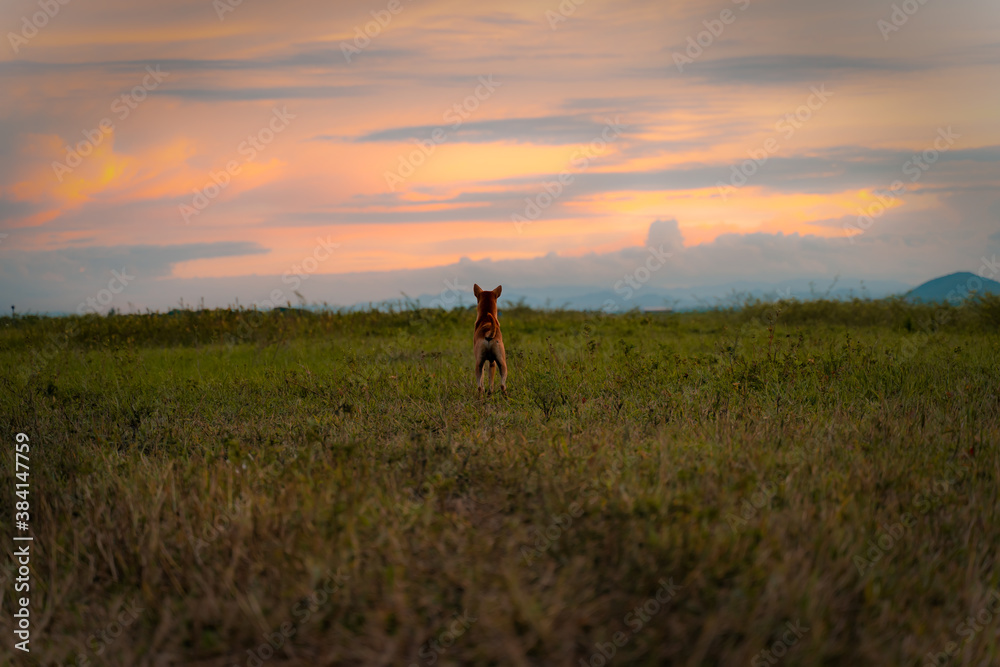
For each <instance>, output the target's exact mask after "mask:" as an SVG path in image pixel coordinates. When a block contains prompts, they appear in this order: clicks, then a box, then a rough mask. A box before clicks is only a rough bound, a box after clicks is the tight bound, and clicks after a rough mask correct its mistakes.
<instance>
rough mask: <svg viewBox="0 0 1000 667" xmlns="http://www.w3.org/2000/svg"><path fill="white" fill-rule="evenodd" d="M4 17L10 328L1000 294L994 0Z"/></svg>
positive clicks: (176, 6)
mask: <svg viewBox="0 0 1000 667" xmlns="http://www.w3.org/2000/svg"><path fill="white" fill-rule="evenodd" d="M0 28H2V31H3V33H4V39H3V44H0V85H2V89H3V91H4V92H3V96H2V98H0V118H2V122H0V155H2V160H0V293H2V294H3V296H5V297H7V298H6V300H5V301H7V302H8V303H7V304H0V305H2V306H3V307H5V308H6V307H9V305H16V306H17V309H18V311H19V312H30V311H34V312H88V311H91V310H93V311H97V312H106V311H107V310H108V309H109V308H116V309H118V310H124V311H128V310H130V309H145V308H151V309H157V310H166V309H169V308H171V307H176V306H177V305H178V304H179V303H181V302H184V303H189V304H191V303H194V304H196V303H199V302H200V301H201V300H204V303H205V304H206V305H208V306H226V305H229V304H234V303H240V304H244V305H259V306H260V307H268V306H270V305H284V304H285V303H286V302H297V301H299V300H305V301H307V302H315V303H322V302H326V303H330V304H340V305H346V304H351V303H356V302H365V301H377V300H381V299H391V298H396V297H399V296H400V294H401V293H405V294H408V295H444V294H449V293H451V292H454V291H455V290H456V289H459V290H461V291H464V290H466V289H468V290H470V291H471V284H472V283H473V282H479V283H482V285H483V287H485V288H492V287H493V286H494V285H493V283H494V282H496V283H503V284H504V286H505V289H508V290H511V289H513V290H516V289H518V288H529V287H530V288H533V289H536V290H538V289H541V290H543V291H544V289H546V288H552V289H553V290H555V289H556V288H559V287H565V286H578V287H579V286H588V287H590V286H592V287H594V288H596V289H603V290H610V289H612V287H613V286H614V285H616V284H618V283H619V281H621V280H623V278H625V279H628V278H630V277H631V279H632V281H633V282H635V285H636V287H635V289H636V290H641V289H650V290H652V289H658V288H695V287H697V286H700V285H708V284H719V283H724V282H726V281H740V280H747V281H761V282H766V283H771V284H776V285H780V284H782V282H783V281H784V282H787V281H793V280H817V281H820V282H822V281H831V280H833V279H834V278H835V277H839V279H840V280H841V281H845V282H851V281H854V282H857V281H862V280H867V281H878V280H890V281H898V282H901V283H905V284H910V285H916V284H919V283H920V282H923V281H925V280H929V279H931V278H934V277H937V276H939V275H942V274H946V273H950V272H953V271H973V272H979V273H980V274H981V275H984V276H986V277H992V278H994V279H997V278H1000V269H998V268H997V266H996V264H995V262H991V259H992V257H993V255H994V254H995V253H997V252H1000V123H998V122H997V119H998V118H1000V85H998V84H1000V68H998V64H1000V4H998V3H997V2H996V1H995V0H949V1H948V2H945V1H944V0H906V1H905V2H898V1H896V2H891V1H883V0H875V1H872V0H844V1H842V2H837V3H832V2H813V1H805V2H804V1H802V0H795V1H793V0H717V1H713V2H706V1H704V0H702V1H700V2H693V1H686V0H685V1H678V2H645V1H632V0H616V1H615V2H610V1H608V2H605V1H602V0H563V1H562V2H557V1H555V0H552V1H538V2H524V1H519V0H512V1H508V2H505V3H499V4H498V3H487V4H483V5H478V4H475V3H465V2H458V1H452V0H370V1H360V2H351V3H346V2H318V1H317V2H313V1H307V0H288V1H286V2H282V3H271V2H264V0H197V1H188V0H170V1H164V2H158V3H153V2H139V3H135V2H126V1H125V0H88V1H87V2H83V0H33V1H31V0H7V1H6V2H5V3H3V6H2V8H0ZM456 285H458V286H460V287H458V288H456ZM466 301H471V297H470V298H467V299H466Z"/></svg>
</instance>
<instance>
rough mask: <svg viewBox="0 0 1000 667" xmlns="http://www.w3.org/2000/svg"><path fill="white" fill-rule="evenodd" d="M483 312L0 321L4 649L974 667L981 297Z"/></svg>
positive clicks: (995, 503) (997, 599)
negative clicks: (23, 572) (493, 318)
mask: <svg viewBox="0 0 1000 667" xmlns="http://www.w3.org/2000/svg"><path fill="white" fill-rule="evenodd" d="M501 308H502V312H501V317H500V321H501V324H502V326H503V334H504V340H505V343H506V346H507V350H508V361H509V364H510V380H509V386H510V392H509V396H507V397H502V396H500V395H493V396H489V397H486V398H481V397H479V396H478V395H477V394H476V392H475V391H474V384H473V369H472V352H471V348H472V323H473V320H474V315H473V313H472V312H471V311H465V310H461V311H458V310H457V311H451V312H444V311H428V310H418V309H414V308H402V309H400V310H397V311H395V312H357V313H321V314H320V313H308V312H300V311H286V312H272V313H268V314H266V315H261V314H256V313H251V312H246V311H235V310H226V311H220V310H215V311H183V312H179V313H174V314H170V315H168V314H147V315H116V316H110V317H98V316H88V317H82V318H81V317H74V318H34V317H18V318H16V319H12V318H9V317H8V318H4V319H0V419H2V422H3V430H4V437H5V438H6V439H7V442H8V443H9V444H8V446H6V447H5V448H4V457H3V468H2V475H0V477H2V480H3V493H4V494H5V501H4V502H3V503H2V508H3V510H2V512H3V514H2V519H3V522H4V525H5V526H8V527H10V530H9V531H8V534H18V533H17V531H16V530H15V529H14V525H15V523H14V521H15V517H14V514H15V506H14V503H15V501H17V500H18V498H16V497H15V496H14V489H15V484H16V483H17V482H18V481H19V480H18V479H16V478H15V472H16V469H15V458H14V443H15V434H17V433H24V434H25V435H26V436H27V437H28V438H29V439H30V495H29V496H28V497H29V501H30V508H31V509H30V512H29V514H30V525H31V531H32V533H33V535H34V537H35V541H34V542H33V543H32V557H31V564H30V572H31V582H30V583H31V589H30V593H29V594H30V607H29V608H30V614H31V616H30V618H31V644H30V647H31V653H30V654H24V653H21V652H20V651H16V650H14V648H13V645H14V643H15V642H16V641H18V640H17V639H16V638H15V636H14V634H13V631H14V629H15V619H14V618H13V616H12V614H13V613H14V611H15V610H16V609H17V608H18V606H17V604H16V603H15V601H16V600H17V598H18V597H20V596H22V595H24V593H15V592H14V581H15V578H16V577H17V576H18V574H17V567H18V566H17V563H16V561H15V560H14V559H13V558H5V559H4V560H3V563H2V565H0V572H2V575H3V578H4V585H3V593H2V595H3V597H2V611H0V634H2V636H3V637H4V639H3V645H2V647H0V655H2V656H6V657H5V658H4V660H5V664H8V663H12V664H29V665H34V664H39V665H56V664H59V665H105V664H106V665H145V664H150V665H154V664H155V665H167V664H185V665H220V666H221V665H227V666H228V665H241V666H244V665H246V666H253V665H262V664H263V665H275V664H282V665H402V666H407V667H408V666H410V665H418V666H420V667H424V666H429V665H449V664H472V665H592V666H593V667H601V665H604V664H615V665H666V664H671V665H673V664H676V665H716V664H718V665H751V666H757V665H773V664H780V665H788V666H791V665H925V664H954V665H996V664H1000V618H998V616H1000V569H998V564H997V551H998V545H1000V512H998V508H1000V498H998V480H1000V451H998V447H997V445H998V441H1000V372H998V369H1000V336H998V326H1000V300H996V299H994V300H983V301H979V302H977V303H973V304H969V305H965V306H961V307H950V306H947V307H941V308H935V307H930V306H911V305H907V304H905V303H903V302H901V301H896V300H889V301H861V300H858V301H854V302H846V303H838V302H826V301H819V302H810V303H796V302H783V303H779V304H763V303H751V304H747V305H745V306H744V307H741V308H738V309H730V310H718V311H712V312H703V313H678V314H649V315H642V314H639V313H629V314H621V315H614V316H602V315H598V314H585V313H575V312H558V311H557V312H539V311H532V310H529V309H526V308H519V307H511V306H510V305H508V306H507V307H503V305H502V306H501ZM8 544H9V545H12V546H10V547H9V548H8V552H9V553H11V554H12V553H13V552H14V549H15V546H13V545H16V544H18V543H15V542H12V541H10V539H9V538H8ZM949 652H950V653H951V654H952V655H953V656H954V657H950V656H949ZM928 654H931V656H930V657H928ZM945 661H947V662H945Z"/></svg>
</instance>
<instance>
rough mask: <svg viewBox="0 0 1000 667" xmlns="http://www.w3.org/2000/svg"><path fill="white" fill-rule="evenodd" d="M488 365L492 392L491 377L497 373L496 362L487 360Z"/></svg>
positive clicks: (491, 391) (491, 390) (491, 383)
mask: <svg viewBox="0 0 1000 667" xmlns="http://www.w3.org/2000/svg"><path fill="white" fill-rule="evenodd" d="M487 363H488V364H489V365H490V393H491V394H492V393H493V377H494V376H495V375H496V374H497V362H495V361H490V362H487Z"/></svg>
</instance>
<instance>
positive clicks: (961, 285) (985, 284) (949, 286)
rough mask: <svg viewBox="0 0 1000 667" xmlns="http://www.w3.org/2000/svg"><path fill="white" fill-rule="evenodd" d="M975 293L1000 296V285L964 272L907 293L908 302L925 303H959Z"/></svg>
mask: <svg viewBox="0 0 1000 667" xmlns="http://www.w3.org/2000/svg"><path fill="white" fill-rule="evenodd" d="M973 293H978V294H998V295H1000V283H998V282H997V281H995V280H990V279H989V278H980V277H979V276H977V275H976V274H974V273H969V272H967V271H963V272H961V273H952V274H951V275H948V276H942V277H940V278H935V279H934V280H928V281H927V282H925V283H924V284H923V285H920V286H919V287H914V288H913V289H912V290H910V291H909V292H907V293H906V295H905V297H906V300H907V301H912V302H923V303H934V302H937V303H943V302H951V303H955V304H957V303H959V302H961V301H964V300H965V299H967V298H969V297H970V296H971V295H972V294H973Z"/></svg>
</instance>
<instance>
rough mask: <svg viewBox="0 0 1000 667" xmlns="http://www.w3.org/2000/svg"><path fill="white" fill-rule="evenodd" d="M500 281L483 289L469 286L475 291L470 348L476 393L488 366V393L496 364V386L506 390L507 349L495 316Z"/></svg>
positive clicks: (491, 389) (481, 384) (498, 321)
mask: <svg viewBox="0 0 1000 667" xmlns="http://www.w3.org/2000/svg"><path fill="white" fill-rule="evenodd" d="M502 290H503V285H499V286H497V288H496V289H495V290H490V291H489V292H487V291H486V290H484V289H483V288H482V287H480V286H479V285H473V286H472V293H473V294H475V295H476V302H477V303H476V329H475V332H474V333H473V334H472V352H473V354H474V355H475V357H476V383H477V384H478V385H479V393H480V394H482V393H483V371H484V370H485V367H486V366H487V365H489V367H490V393H493V377H494V376H495V375H496V371H497V366H499V367H500V390H501V391H503V393H504V394H506V393H507V352H506V351H505V350H504V347H503V336H502V335H500V320H498V319H497V299H498V298H500V292H501V291H502Z"/></svg>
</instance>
